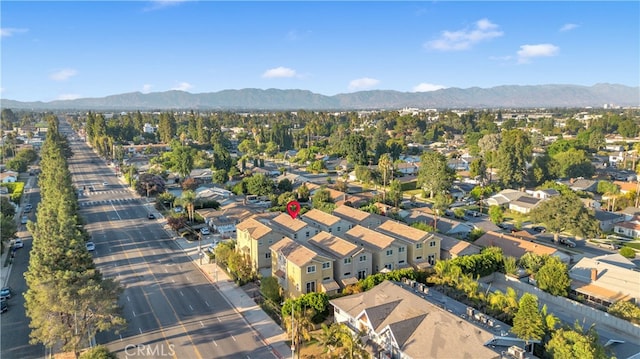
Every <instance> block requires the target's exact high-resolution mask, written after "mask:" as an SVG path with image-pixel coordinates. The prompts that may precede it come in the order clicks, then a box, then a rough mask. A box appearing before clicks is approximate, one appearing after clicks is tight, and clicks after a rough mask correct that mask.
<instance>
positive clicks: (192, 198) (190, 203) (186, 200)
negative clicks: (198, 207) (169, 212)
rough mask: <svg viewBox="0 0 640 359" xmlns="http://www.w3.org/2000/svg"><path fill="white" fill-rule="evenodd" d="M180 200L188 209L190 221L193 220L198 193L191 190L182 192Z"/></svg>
mask: <svg viewBox="0 0 640 359" xmlns="http://www.w3.org/2000/svg"><path fill="white" fill-rule="evenodd" d="M180 201H181V202H182V204H183V205H184V207H185V209H186V210H187V214H188V215H189V221H190V222H193V218H194V215H193V213H194V210H195V202H196V193H195V192H193V191H191V190H189V191H184V192H182V196H181V197H180Z"/></svg>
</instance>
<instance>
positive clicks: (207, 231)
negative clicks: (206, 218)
mask: <svg viewBox="0 0 640 359" xmlns="http://www.w3.org/2000/svg"><path fill="white" fill-rule="evenodd" d="M200 233H202V234H203V235H205V236H208V235H209V234H211V231H210V230H209V227H202V228H200Z"/></svg>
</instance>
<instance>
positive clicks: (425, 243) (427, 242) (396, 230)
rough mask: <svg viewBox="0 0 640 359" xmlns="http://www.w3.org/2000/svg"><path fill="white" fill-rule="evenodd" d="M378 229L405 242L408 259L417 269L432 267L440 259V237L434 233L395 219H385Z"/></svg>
mask: <svg viewBox="0 0 640 359" xmlns="http://www.w3.org/2000/svg"><path fill="white" fill-rule="evenodd" d="M376 230H377V231H378V232H380V233H384V234H386V235H388V236H390V237H393V238H395V239H397V240H399V241H400V242H401V243H404V244H405V245H406V247H407V260H408V261H409V264H410V265H411V266H413V267H414V268H416V269H424V268H428V267H431V266H433V265H435V264H436V261H437V260H439V259H440V238H438V237H436V236H435V235H434V234H433V233H429V232H425V231H423V230H421V229H417V228H414V227H411V226H407V225H406V224H404V223H400V222H396V221H393V220H387V221H385V222H384V223H382V224H381V225H379V226H378V227H377V228H376Z"/></svg>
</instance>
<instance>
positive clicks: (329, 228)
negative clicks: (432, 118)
mask: <svg viewBox="0 0 640 359" xmlns="http://www.w3.org/2000/svg"><path fill="white" fill-rule="evenodd" d="M300 219H302V220H303V221H305V222H306V223H308V224H309V225H311V226H313V227H315V228H318V229H319V230H320V231H325V232H329V233H331V234H335V235H337V236H342V235H343V234H344V233H345V232H346V231H348V230H349V225H350V223H349V222H348V221H345V220H344V219H342V218H340V217H337V216H334V215H332V214H329V213H326V212H322V211H321V210H319V209H315V208H314V209H312V210H310V211H309V212H307V213H305V214H304V215H302V216H300Z"/></svg>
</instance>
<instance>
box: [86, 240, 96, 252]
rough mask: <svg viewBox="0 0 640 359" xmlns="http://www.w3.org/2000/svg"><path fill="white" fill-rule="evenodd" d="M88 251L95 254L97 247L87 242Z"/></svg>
mask: <svg viewBox="0 0 640 359" xmlns="http://www.w3.org/2000/svg"><path fill="white" fill-rule="evenodd" d="M87 250H88V251H89V252H93V251H95V250H96V245H95V243H93V242H87Z"/></svg>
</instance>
